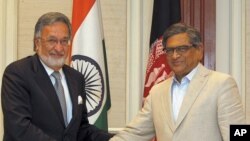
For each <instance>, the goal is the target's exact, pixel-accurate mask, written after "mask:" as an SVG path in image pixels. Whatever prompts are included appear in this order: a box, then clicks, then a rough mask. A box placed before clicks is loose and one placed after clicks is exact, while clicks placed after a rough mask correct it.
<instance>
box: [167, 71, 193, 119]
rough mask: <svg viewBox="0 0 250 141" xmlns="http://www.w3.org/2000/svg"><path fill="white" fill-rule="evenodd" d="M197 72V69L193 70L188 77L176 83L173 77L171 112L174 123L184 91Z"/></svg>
mask: <svg viewBox="0 0 250 141" xmlns="http://www.w3.org/2000/svg"><path fill="white" fill-rule="evenodd" d="M196 71H197V67H196V68H194V69H193V70H192V71H191V72H190V73H189V74H188V75H186V76H185V77H183V78H182V79H181V82H178V81H177V79H176V77H174V81H173V84H172V91H171V97H172V108H173V109H172V110H173V118H174V120H175V121H176V120H177V118H178V114H179V111H180V109H181V105H182V101H183V98H184V96H185V95H186V91H187V88H188V85H189V83H190V81H191V80H192V78H193V76H194V74H195V73H196Z"/></svg>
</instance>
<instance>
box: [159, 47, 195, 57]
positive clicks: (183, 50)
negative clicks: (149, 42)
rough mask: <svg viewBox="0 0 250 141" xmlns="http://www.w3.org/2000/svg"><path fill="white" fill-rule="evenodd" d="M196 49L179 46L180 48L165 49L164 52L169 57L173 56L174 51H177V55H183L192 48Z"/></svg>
mask: <svg viewBox="0 0 250 141" xmlns="http://www.w3.org/2000/svg"><path fill="white" fill-rule="evenodd" d="M192 47H194V46H193V45H190V46H188V45H183V46H178V47H171V48H170V47H166V48H163V51H164V52H166V54H167V55H173V54H174V51H176V53H178V54H183V53H185V52H187V51H188V50H189V49H190V48H192Z"/></svg>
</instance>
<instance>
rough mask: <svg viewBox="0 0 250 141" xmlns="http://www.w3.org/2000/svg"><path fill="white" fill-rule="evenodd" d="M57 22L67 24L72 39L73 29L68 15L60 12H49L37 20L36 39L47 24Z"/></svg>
mask: <svg viewBox="0 0 250 141" xmlns="http://www.w3.org/2000/svg"><path fill="white" fill-rule="evenodd" d="M55 22H62V23H65V24H66V25H67V27H68V31H69V33H68V34H69V38H70V39H71V34H72V33H71V30H72V29H71V23H70V21H69V19H68V17H67V16H65V15H64V14H62V13H59V12H49V13H46V14H44V15H42V16H41V17H40V18H39V19H38V21H37V22H36V25H35V32H34V41H35V39H36V38H39V37H40V36H41V31H42V30H43V28H44V27H45V26H48V25H51V24H53V23H55ZM34 49H35V45H34Z"/></svg>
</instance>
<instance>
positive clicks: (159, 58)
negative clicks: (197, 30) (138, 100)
mask: <svg viewBox="0 0 250 141" xmlns="http://www.w3.org/2000/svg"><path fill="white" fill-rule="evenodd" d="M180 20H181V9H180V0H154V5H153V17H152V25H151V34H150V45H149V46H150V52H149V58H148V64H147V69H146V78H145V84H144V94H143V97H144V98H146V97H147V96H148V94H149V91H150V89H151V88H152V87H153V86H154V85H155V84H158V83H160V82H162V81H163V80H166V79H167V78H169V77H170V76H171V69H170V68H169V65H168V63H167V60H166V58H167V57H166V54H165V52H164V51H163V46H162V35H163V33H164V31H165V30H166V29H167V28H168V27H169V26H170V25H172V24H174V23H177V22H180ZM156 138H157V137H155V138H153V139H152V140H157V139H156Z"/></svg>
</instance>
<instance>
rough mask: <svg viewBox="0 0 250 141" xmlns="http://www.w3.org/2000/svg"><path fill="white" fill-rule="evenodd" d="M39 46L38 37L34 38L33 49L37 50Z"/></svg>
mask: <svg viewBox="0 0 250 141" xmlns="http://www.w3.org/2000/svg"><path fill="white" fill-rule="evenodd" d="M39 46H41V42H40V40H39V39H34V51H35V52H37V50H38V47H39Z"/></svg>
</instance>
